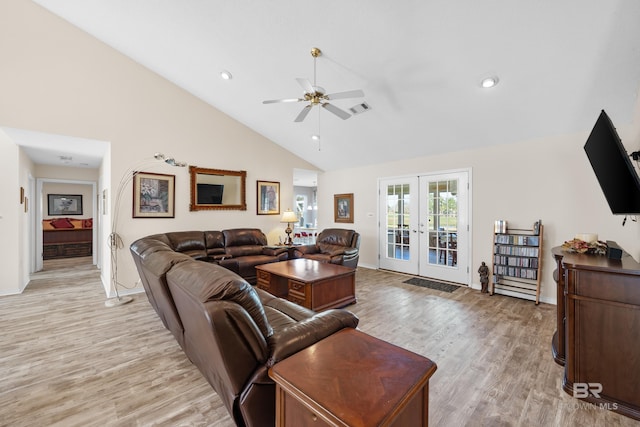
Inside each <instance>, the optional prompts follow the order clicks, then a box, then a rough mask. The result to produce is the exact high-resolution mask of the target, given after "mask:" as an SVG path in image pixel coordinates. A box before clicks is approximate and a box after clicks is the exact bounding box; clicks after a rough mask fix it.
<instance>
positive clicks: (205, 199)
mask: <svg viewBox="0 0 640 427" xmlns="http://www.w3.org/2000/svg"><path fill="white" fill-rule="evenodd" d="M197 185H198V188H197V191H198V193H197V195H198V197H197V199H198V204H199V205H221V204H222V192H223V190H224V185H221V184H197Z"/></svg>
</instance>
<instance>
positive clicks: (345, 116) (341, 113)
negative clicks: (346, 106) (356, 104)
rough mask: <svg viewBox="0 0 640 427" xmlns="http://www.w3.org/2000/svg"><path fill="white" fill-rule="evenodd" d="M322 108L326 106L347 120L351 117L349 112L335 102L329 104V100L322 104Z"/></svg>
mask: <svg viewBox="0 0 640 427" xmlns="http://www.w3.org/2000/svg"><path fill="white" fill-rule="evenodd" d="M322 108H326V109H327V110H329V111H331V112H332V113H333V114H335V115H336V116H338V117H340V118H341V119H342V120H347V119H348V118H349V117H351V114H349V113H347V112H346V111H344V110H342V109H340V108H338V107H336V106H335V105H333V104H329V103H328V102H325V103H324V104H322Z"/></svg>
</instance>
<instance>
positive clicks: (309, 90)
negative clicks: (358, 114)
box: [262, 47, 364, 122]
mask: <svg viewBox="0 0 640 427" xmlns="http://www.w3.org/2000/svg"><path fill="white" fill-rule="evenodd" d="M320 55H322V51H321V50H320V49H318V48H317V47H314V48H312V49H311V56H313V84H311V82H310V81H309V80H307V79H300V78H297V79H296V80H297V82H298V84H299V85H300V86H302V89H303V90H304V97H303V98H289V99H272V100H267V101H262V103H263V104H276V103H280V102H308V103H309V104H307V105H305V106H304V108H302V111H300V113H299V114H298V116H297V117H296V118H295V120H294V122H301V121H303V120H304V119H305V117H307V114H309V111H311V109H312V108H313V106H314V105H319V106H320V107H322V108H324V109H326V110H328V111H330V112H332V113H333V114H335V115H336V116H338V117H340V118H341V119H342V120H346V119H348V118H349V117H351V114H349V113H347V112H346V111H344V110H343V109H341V108H338V107H336V106H335V105H333V104H330V103H329V102H327V101H333V100H334V99H346V98H361V97H363V96H364V92H363V91H362V90H360V89H357V90H350V91H346V92H337V93H330V94H327V93H326V92H325V90H324V88H321V87H320V86H316V59H317V58H318V56H320Z"/></svg>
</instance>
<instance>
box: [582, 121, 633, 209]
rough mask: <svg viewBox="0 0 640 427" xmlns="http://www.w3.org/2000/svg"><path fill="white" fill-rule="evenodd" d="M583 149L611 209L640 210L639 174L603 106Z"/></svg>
mask: <svg viewBox="0 0 640 427" xmlns="http://www.w3.org/2000/svg"><path fill="white" fill-rule="evenodd" d="M584 151H585V152H586V153H587V157H588V158H589V161H590V162H591V167H593V171H594V172H595V174H596V178H597V179H598V182H599V183H600V187H601V188H602V192H603V193H604V197H605V198H606V199H607V203H609V207H610V208H611V212H612V213H613V214H616V215H622V214H626V215H636V214H640V178H638V173H637V172H636V170H635V169H634V167H633V164H632V163H631V160H630V159H629V155H628V154H627V151H626V150H625V148H624V146H623V145H622V141H621V140H620V137H619V136H618V132H617V131H616V128H615V127H614V126H613V123H612V122H611V119H609V116H608V115H607V113H605V111H604V110H602V112H601V113H600V116H599V117H598V120H597V121H596V124H595V126H594V127H593V130H592V131H591V134H590V135H589V138H588V139H587V143H586V144H585V145H584Z"/></svg>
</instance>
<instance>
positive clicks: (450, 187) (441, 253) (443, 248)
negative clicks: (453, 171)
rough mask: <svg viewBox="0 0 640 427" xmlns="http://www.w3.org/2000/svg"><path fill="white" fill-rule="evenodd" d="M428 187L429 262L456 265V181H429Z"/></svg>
mask: <svg viewBox="0 0 640 427" xmlns="http://www.w3.org/2000/svg"><path fill="white" fill-rule="evenodd" d="M428 188H429V194H428V197H429V213H428V221H429V243H428V251H429V263H430V264H437V265H444V266H449V267H456V266H457V265H458V181H457V180H444V181H431V182H429V185H428Z"/></svg>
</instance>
